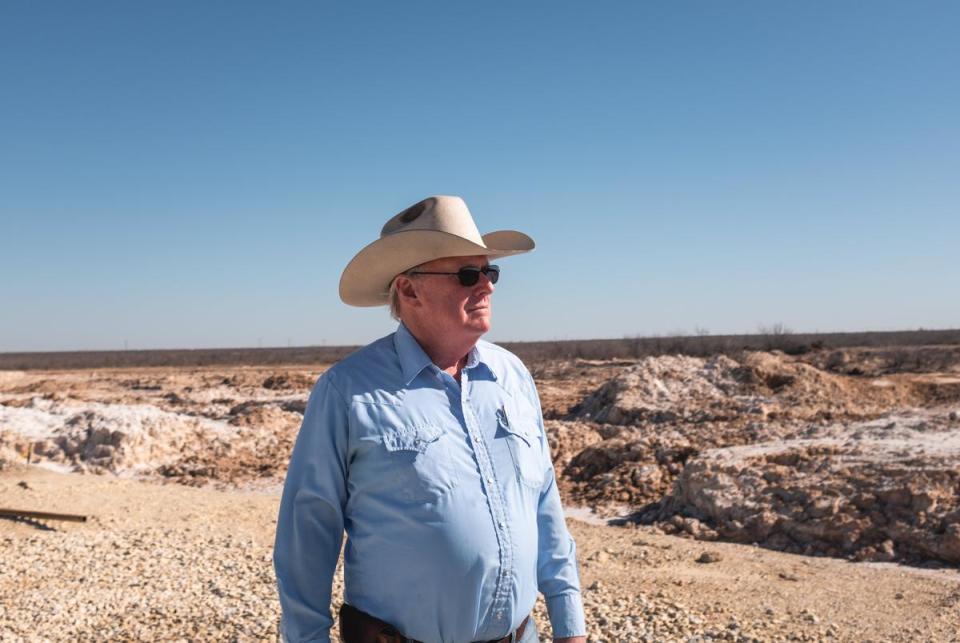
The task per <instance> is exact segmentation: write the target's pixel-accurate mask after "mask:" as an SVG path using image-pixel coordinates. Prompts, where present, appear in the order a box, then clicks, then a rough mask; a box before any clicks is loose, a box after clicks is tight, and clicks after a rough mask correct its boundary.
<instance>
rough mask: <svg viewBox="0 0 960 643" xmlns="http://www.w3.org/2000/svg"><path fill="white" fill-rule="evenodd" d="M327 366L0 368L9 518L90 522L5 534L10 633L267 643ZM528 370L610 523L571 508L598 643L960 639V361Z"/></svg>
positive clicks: (646, 361)
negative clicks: (283, 495)
mask: <svg viewBox="0 0 960 643" xmlns="http://www.w3.org/2000/svg"><path fill="white" fill-rule="evenodd" d="M325 368H326V366H325V365H323V364H316V365H310V364H304V365H261V366H207V367H196V366H193V367H149V368H147V367H136V368H133V367H130V368H98V369H78V370H29V371H13V370H7V371H0V469H2V470H0V506H2V507H15V508H21V509H34V510H40V511H75V512H76V511H82V512H84V513H89V514H91V515H92V516H93V517H94V518H93V519H92V520H91V522H88V523H87V524H84V525H73V524H68V523H62V524H61V523H52V522H51V523H45V524H43V523H29V522H14V521H10V520H2V521H0V534H2V535H3V538H4V547H3V549H2V550H0V564H2V565H3V568H4V569H5V570H14V571H15V572H16V573H14V574H10V573H5V574H3V575H2V577H0V606H2V608H0V640H7V639H10V640H20V639H28V640H59V639H63V638H76V639H78V640H94V639H99V638H102V636H101V634H102V633H103V632H105V631H108V630H105V629H104V628H106V627H108V626H109V627H113V628H115V633H114V635H112V636H111V637H109V638H120V639H124V638H126V639H144V638H158V637H160V638H177V637H183V638H188V639H204V640H205V639H220V640H264V639H267V640H269V639H271V638H272V637H274V636H275V634H276V623H275V619H276V613H277V609H278V608H277V605H276V599H275V596H274V591H273V585H272V583H273V577H272V570H271V568H270V562H269V550H270V541H271V538H272V529H273V518H274V516H275V512H276V505H277V502H278V500H279V498H278V495H277V494H278V490H279V486H280V484H281V483H282V480H283V475H284V470H285V466H286V460H287V458H288V457H289V452H290V449H291V447H292V443H293V440H294V439H295V436H296V432H297V430H298V428H299V424H300V421H301V419H302V413H303V409H304V406H305V403H306V399H307V395H308V393H309V390H310V387H311V386H312V384H313V382H314V381H315V380H316V378H317V377H318V375H319V374H320V373H322V372H323V370H324V369H325ZM531 370H532V372H533V373H534V376H535V378H536V379H537V383H538V387H539V390H540V394H541V398H542V401H543V407H544V415H545V417H546V418H547V421H546V426H547V432H548V437H549V439H550V444H551V448H552V451H553V454H554V461H555V466H556V469H557V473H558V479H559V481H560V487H561V492H562V494H563V496H564V500H565V502H566V503H567V505H568V506H569V507H570V508H571V515H575V516H579V517H583V518H586V519H587V520H588V521H590V522H598V521H603V520H606V519H613V520H614V522H615V523H618V524H614V525H603V524H587V523H584V522H580V521H578V520H576V519H571V528H572V529H573V530H574V533H575V535H576V536H577V539H578V545H579V546H580V559H581V564H582V571H583V576H584V587H585V588H591V589H587V590H586V591H585V600H586V601H587V607H588V613H589V618H590V619H591V621H590V627H591V639H592V640H597V641H600V640H605V641H644V640H648V641H660V640H683V641H686V640H691V639H692V640H742V641H749V640H791V639H790V637H794V638H793V640H898V641H913V640H920V641H950V640H960V639H958V638H957V631H958V630H960V573H958V566H960V417H958V413H960V348H958V347H956V346H942V347H936V346H924V347H918V348H904V347H895V348H883V347H878V348H870V347H866V348H858V349H831V350H811V351H803V352H802V354H800V355H794V356H791V355H787V354H785V353H782V352H779V351H772V352H770V351H754V352H742V353H730V354H723V355H713V356H703V357H698V356H690V355H686V356H682V355H662V356H647V357H642V358H636V359H633V358H631V359H625V358H618V359H604V360H587V359H573V360H559V359H557V360H538V361H536V362H533V363H532V364H531ZM28 461H29V462H30V466H27V465H26V463H27V462H28ZM20 483H22V484H20ZM51 528H52V529H51ZM100 562H102V563H103V564H98V563H100ZM51 604H52V605H54V606H55V609H53V610H51V609H50V607H49V606H50V605H51ZM121 612H122V614H124V615H127V616H122V617H121V616H118V615H119V614H120V613H121ZM78 615H80V616H83V618H79V617H78ZM539 621H540V625H541V634H542V635H543V636H547V635H548V634H549V628H548V627H547V625H546V621H545V617H544V616H543V614H542V613H541V614H540V618H539Z"/></svg>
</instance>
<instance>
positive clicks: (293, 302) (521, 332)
mask: <svg viewBox="0 0 960 643" xmlns="http://www.w3.org/2000/svg"><path fill="white" fill-rule="evenodd" d="M958 33H960V4H958V3H956V2H868V3H867V2H834V1H830V2H767V1H763V2H724V3H719V2H713V1H705V2H604V3H588V2H579V1H578V2H536V3H534V2H523V3H509V4H507V3H502V4H496V5H494V4H493V3H478V2H469V3H467V2H432V3H428V2H378V3H370V2H366V3H364V2H357V3H345V2H339V3H334V2H289V3H266V2H237V1H230V2H174V1H167V2H153V3H148V2H128V1H123V2H112V3H107V2H60V3H57V2H49V3H47V2H25V1H24V2H5V3H3V6H2V8H0V351H19V350H63V349H111V348H122V347H123V346H124V343H125V342H126V345H127V346H129V347H130V348H165V347H220V346H257V345H258V344H262V345H264V346H269V345H275V346H283V345H287V344H288V343H292V344H294V345H302V344H320V343H326V344H354V343H364V342H366V341H369V340H371V339H373V338H375V337H378V336H380V335H382V334H384V333H386V332H389V331H390V330H391V329H392V328H393V326H394V323H393V322H392V320H390V319H389V317H388V315H387V312H386V310H385V309H354V308H349V307H346V306H344V305H343V304H341V303H340V301H339V299H338V297H337V282H338V280H339V276H340V271H341V270H342V268H343V266H344V265H345V264H346V262H347V261H348V260H349V259H350V258H351V257H352V256H353V254H354V253H355V252H356V251H357V250H359V249H360V248H361V247H362V246H364V245H365V244H367V243H368V242H369V241H372V240H373V239H374V238H375V237H376V235H377V234H378V232H379V230H380V227H381V225H382V224H383V222H384V221H385V220H386V219H387V218H389V217H390V216H391V215H393V214H394V213H396V212H397V211H399V210H400V209H402V208H403V207H405V206H407V205H409V204H410V203H412V202H414V201H416V200H418V199H420V198H422V197H424V196H427V195H429V194H458V195H461V196H463V197H464V198H465V199H466V200H467V203H468V204H469V205H470V207H471V210H472V211H473V214H474V217H475V218H476V219H477V222H478V225H479V227H480V229H481V231H490V230H495V229H501V228H515V229H519V230H523V231H525V232H527V233H529V234H530V235H531V236H533V237H534V238H535V239H536V241H537V243H538V249H537V250H536V252H534V253H532V254H529V255H524V256H520V257H515V258H509V259H505V260H504V261H503V262H502V266H503V269H504V272H503V275H502V279H501V283H500V285H498V289H497V293H496V295H495V306H494V313H495V315H494V330H493V332H492V333H491V334H490V338H491V339H493V340H511V339H561V338H585V337H621V336H624V335H635V334H654V333H670V332H675V331H686V332H692V331H693V329H694V327H695V326H699V327H701V328H705V329H708V330H709V331H711V332H714V333H719V332H752V331H755V330H756V329H757V326H758V325H760V324H771V323H775V322H782V323H784V324H785V325H786V326H788V327H789V328H792V329H794V330H798V331H799V330H803V331H813V330H822V331H828V330H861V329H899V328H917V327H926V328H933V327H957V326H960V296H958V286H960V80H958V79H960V75H958V69H960V38H958V36H957V34H958Z"/></svg>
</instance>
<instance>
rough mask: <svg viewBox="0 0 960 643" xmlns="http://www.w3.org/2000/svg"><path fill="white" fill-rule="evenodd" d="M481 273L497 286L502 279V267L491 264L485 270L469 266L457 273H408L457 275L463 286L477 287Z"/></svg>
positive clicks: (417, 271) (409, 273)
mask: <svg viewBox="0 0 960 643" xmlns="http://www.w3.org/2000/svg"><path fill="white" fill-rule="evenodd" d="M480 273H483V274H484V275H486V277H487V279H489V280H490V283H492V284H495V283H497V280H498V279H500V266H494V265H493V264H490V265H489V266H484V267H483V268H474V267H473V266H467V267H465V268H461V269H460V270H458V271H456V272H425V271H422V270H412V271H410V272H408V273H407V274H408V275H456V276H457V279H459V280H460V285H461V286H476V285H477V282H478V281H480Z"/></svg>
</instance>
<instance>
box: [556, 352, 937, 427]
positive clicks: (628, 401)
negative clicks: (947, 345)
mask: <svg viewBox="0 0 960 643" xmlns="http://www.w3.org/2000/svg"><path fill="white" fill-rule="evenodd" d="M920 397H921V394H920V392H919V391H918V390H917V388H916V387H915V386H913V385H912V384H911V383H910V382H908V381H901V380H893V379H888V380H879V381H865V380H858V379H855V378H851V377H846V376H842V375H836V374H833V373H826V372H824V371H821V370H820V369H818V368H816V367H814V366H811V365H810V364H806V363H804V362H801V361H798V360H797V359H796V358H794V357H790V356H788V355H784V354H783V353H778V352H773V353H765V352H755V353H747V354H746V355H745V356H744V357H743V358H742V359H741V360H740V361H737V360H734V359H732V358H730V357H727V356H725V355H719V356H716V357H712V358H709V359H703V358H698V357H686V356H662V357H648V358H645V359H643V360H640V361H639V362H638V363H637V364H635V365H634V366H631V367H629V368H627V369H625V370H624V371H623V372H622V373H621V374H619V375H618V376H616V377H614V378H612V379H611V380H609V381H607V382H606V383H604V384H603V385H602V386H600V387H599V388H598V389H597V390H596V391H594V392H593V393H592V394H590V395H588V396H587V397H586V398H585V399H584V400H583V401H582V402H581V403H580V404H578V405H577V406H576V407H574V409H573V410H572V414H571V419H578V420H581V421H593V422H602V423H610V424H643V423H674V422H710V421H713V422H721V421H722V422H738V421H741V420H745V419H749V418H751V417H752V418H759V419H764V420H776V419H791V420H830V419H836V418H855V419H863V418H869V417H875V416H876V415H878V414H880V413H882V412H884V411H886V410H889V409H891V408H897V407H903V406H911V405H915V404H918V403H920V401H921V400H920V399H919V398H920Z"/></svg>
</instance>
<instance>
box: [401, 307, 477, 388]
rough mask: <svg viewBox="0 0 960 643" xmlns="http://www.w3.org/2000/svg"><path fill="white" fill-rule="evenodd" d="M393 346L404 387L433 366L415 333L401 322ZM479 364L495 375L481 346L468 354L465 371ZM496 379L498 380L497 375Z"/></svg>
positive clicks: (475, 346)
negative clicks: (401, 372)
mask: <svg viewBox="0 0 960 643" xmlns="http://www.w3.org/2000/svg"><path fill="white" fill-rule="evenodd" d="M393 345H394V348H396V351H397V357H399V358H400V369H401V370H402V371H403V382H404V385H409V384H410V382H412V381H413V378H415V377H416V376H417V375H419V374H420V372H421V371H422V370H423V369H425V368H427V367H429V366H433V362H432V361H431V360H430V356H429V355H427V353H426V352H425V351H424V350H423V347H422V346H420V342H418V341H417V338H416V337H414V336H413V333H411V332H410V329H408V328H407V327H406V325H405V324H404V323H403V322H400V325H399V326H398V327H397V332H396V333H394V335H393ZM479 364H483V365H484V366H486V367H487V370H488V371H490V373H491V374H493V370H492V369H491V368H490V366H489V365H488V364H487V362H486V361H485V360H484V359H483V355H482V353H481V351H480V346H479V345H474V347H473V348H471V349H470V352H469V353H467V363H466V364H465V365H464V370H468V369H471V368H474V367H475V366H477V365H479ZM434 368H436V367H435V366H434ZM494 379H496V375H495V374H494Z"/></svg>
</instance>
